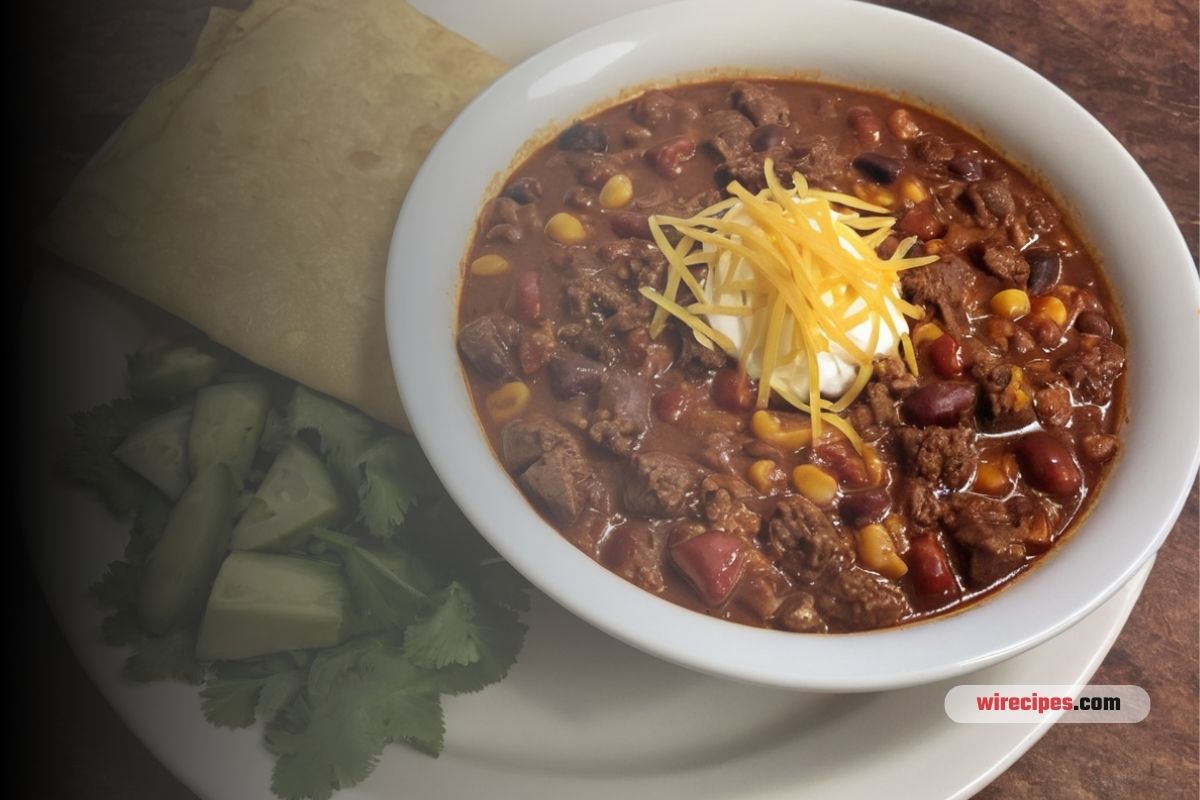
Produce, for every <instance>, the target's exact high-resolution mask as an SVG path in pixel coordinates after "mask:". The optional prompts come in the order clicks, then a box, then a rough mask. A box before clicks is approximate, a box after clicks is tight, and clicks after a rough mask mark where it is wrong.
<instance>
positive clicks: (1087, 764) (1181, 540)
mask: <svg viewBox="0 0 1200 800" xmlns="http://www.w3.org/2000/svg"><path fill="white" fill-rule="evenodd" d="M883 4H884V5H888V6H891V7H893V8H898V9H901V10H905V11H909V12H912V13H915V14H919V15H921V16H924V17H928V18H930V19H933V20H936V21H938V22H941V23H944V24H946V25H948V26H951V27H953V28H956V29H958V30H961V31H964V32H966V33H968V34H970V35H972V36H975V37H976V38H979V39H982V40H983V41H985V42H988V43H989V44H992V45H994V46H995V47H997V48H999V49H1001V50H1003V51H1005V52H1007V53H1009V54H1011V55H1012V56H1014V57H1016V58H1018V59H1020V60H1021V61H1023V62H1024V63H1026V64H1028V65H1029V66H1031V67H1032V68H1034V69H1035V70H1037V71H1038V72H1040V73H1041V74H1042V75H1044V76H1046V77H1047V78H1049V79H1050V80H1051V81H1053V82H1054V83H1055V84H1057V85H1058V86H1060V87H1061V88H1062V89H1063V90H1065V91H1066V92H1067V93H1068V94H1070V95H1071V96H1072V97H1074V98H1075V99H1076V100H1077V101H1079V102H1080V103H1081V104H1082V105H1083V106H1084V107H1086V108H1087V109H1088V110H1089V111H1090V112H1091V113H1093V114H1094V115H1095V116H1096V117H1097V118H1098V119H1099V120H1100V121H1101V122H1102V123H1104V124H1105V125H1106V126H1107V127H1108V129H1109V130H1111V131H1112V132H1113V134H1115V135H1116V137H1117V138H1118V139H1119V140H1120V141H1121V142H1122V143H1123V144H1124V145H1125V146H1126V147H1127V148H1128V149H1129V151H1130V152H1131V153H1132V154H1133V155H1134V157H1135V158H1136V159H1137V160H1138V162H1139V163H1140V164H1141V165H1142V167H1143V168H1144V169H1145V170H1146V172H1147V173H1148V174H1149V176H1150V178H1151V180H1152V181H1153V182H1154V184H1155V186H1157V187H1158V190H1159V191H1160V192H1161V193H1162V195H1163V197H1164V198H1165V200H1166V202H1167V205H1168V206H1169V207H1170V208H1171V210H1172V211H1173V213H1174V215H1175V219H1176V220H1177V222H1178V223H1179V226H1180V229H1181V230H1182V231H1183V234H1184V236H1185V238H1186V240H1187V242H1188V245H1189V247H1190V248H1191V250H1192V253H1193V254H1195V253H1196V250H1197V238H1198V235H1200V230H1198V209H1197V199H1198V198H1197V195H1198V188H1197V187H1198V170H1200V165H1198V163H1197V162H1198V157H1197V144H1198V140H1197V136H1198V131H1200V122H1198V111H1197V35H1198V31H1197V4H1196V2H1195V1H1194V0H1079V2H1068V1H1066V0H1044V1H1043V2H1038V0H958V1H957V2H956V1H955V0H885V2H884V3H883ZM208 5H210V3H208V2H204V1H203V0H105V1H104V2H97V1H96V0H46V2H43V3H40V4H27V7H26V9H25V12H24V13H25V15H26V16H25V18H24V19H23V20H22V24H21V25H19V26H18V28H17V29H16V30H17V34H18V35H17V36H16V37H14V38H15V39H16V42H15V49H16V51H17V53H18V58H19V63H20V65H21V69H20V70H19V71H18V72H17V73H16V77H17V80H18V82H20V83H21V84H22V85H23V86H24V87H25V89H26V90H27V93H26V96H25V102H24V103H23V104H22V108H21V113H22V114H23V115H24V116H25V118H26V124H24V125H22V126H20V134H19V139H20V138H24V141H20V142H19V144H18V148H19V151H18V152H19V158H18V161H19V163H18V170H17V171H18V172H19V173H21V177H22V178H23V179H24V187H23V194H22V200H21V202H20V203H19V204H18V212H17V220H18V223H19V225H20V227H21V228H23V229H24V230H25V232H27V231H28V230H29V227H30V226H32V225H34V224H36V223H37V221H39V220H40V219H41V218H42V217H43V216H44V215H45V213H46V212H47V211H48V210H49V208H50V207H51V205H52V204H53V202H54V201H55V200H56V199H57V198H58V197H59V196H60V195H61V194H62V192H63V190H64V189H65V187H66V185H67V183H68V182H69V181H70V179H71V177H72V175H74V173H75V172H76V171H77V170H78V169H79V167H80V166H81V165H82V163H83V162H84V160H86V158H87V157H88V156H89V155H90V154H91V153H92V152H93V151H94V150H95V149H96V148H97V147H98V146H99V145H100V144H101V143H102V142H103V141H104V140H105V139H106V138H107V137H108V136H109V135H110V134H111V133H112V131H114V130H115V129H116V127H117V126H118V125H119V124H120V122H121V120H122V119H123V118H124V117H125V116H126V115H128V114H129V113H130V112H131V111H132V110H133V109H134V108H135V107H136V106H137V104H138V103H139V102H140V100H141V99H142V97H143V96H144V95H145V94H146V92H147V91H148V90H149V89H150V88H151V87H152V86H153V85H154V84H156V83H157V82H159V81H160V80H162V79H163V78H165V77H167V76H168V75H170V74H171V73H173V72H174V71H176V70H177V69H178V68H179V67H180V66H182V65H183V63H184V62H185V61H186V59H187V56H188V53H189V52H190V49H191V45H192V42H193V41H194V39H195V36H196V35H197V33H198V32H199V30H200V27H201V25H202V24H203V22H204V19H205V17H206V14H207V7H208ZM228 5H231V6H237V5H239V3H237V2H230V3H228ZM947 67H948V68H950V69H953V68H954V65H947ZM22 135H23V137H22ZM44 258H45V257H44V256H43V255H41V254H40V253H39V252H38V251H37V250H36V248H34V247H33V246H32V245H31V244H30V243H29V240H28V238H27V237H24V236H23V237H21V238H20V239H19V244H18V261H19V263H18V264H17V267H16V269H15V270H13V271H12V272H11V273H10V274H11V275H13V277H14V283H15V284H16V286H17V288H18V289H20V288H21V287H22V285H23V284H24V283H25V282H26V281H27V280H28V276H29V274H30V273H31V271H32V270H33V269H34V268H35V267H36V266H37V264H38V263H39V262H40V261H41V260H43V259H44ZM16 296H17V297H19V292H18V293H17V294H16ZM1183 366H1184V367H1185V368H1191V369H1194V368H1196V365H1183ZM1170 446H1171V443H1170V442H1164V443H1163V447H1170ZM1198 517H1200V512H1198V509H1197V490H1196V487H1195V486H1193V489H1192V494H1191V497H1190V499H1189V501H1188V504H1187V507H1186V508H1185V509H1184V511H1183V515H1182V516H1181V518H1180V521H1179V523H1178V524H1177V525H1176V527H1175V530H1174V532H1173V533H1172V535H1171V537H1170V538H1169V539H1168V540H1167V543H1166V545H1165V546H1164V548H1163V550H1162V551H1161V552H1160V554H1159V556H1158V561H1157V563H1156V564H1155V567H1154V570H1153V572H1152V574H1151V575H1150V579H1149V581H1148V582H1147V584H1146V588H1145V591H1144V593H1143V594H1142V597H1141V599H1140V601H1139V602H1138V604H1137V607H1136V608H1135V609H1134V611H1133V615H1132V616H1131V617H1130V620H1129V623H1128V625H1127V626H1126V628H1125V630H1124V631H1123V633H1122V634H1121V636H1120V638H1119V639H1118V640H1117V643H1116V645H1115V646H1114V647H1113V649H1112V652H1111V653H1109V655H1108V657H1107V659H1106V660H1105V661H1104V664H1103V665H1102V666H1101V667H1100V670H1099V671H1098V672H1097V673H1096V676H1095V677H1094V678H1093V682H1094V683H1113V684H1137V685H1140V686H1142V687H1144V688H1145V689H1146V691H1147V692H1149V694H1150V697H1151V698H1152V702H1153V710H1152V711H1151V713H1150V716H1149V718H1148V719H1147V720H1146V721H1144V722H1142V723H1140V724H1138V725H1059V726H1055V727H1054V728H1053V729H1051V730H1050V732H1049V733H1048V734H1047V735H1046V736H1045V738H1043V739H1042V740H1041V741H1040V742H1039V743H1038V744H1037V745H1035V746H1034V747H1033V749H1032V750H1030V751H1029V752H1028V753H1027V754H1026V755H1025V756H1024V757H1023V758H1021V759H1020V760H1019V761H1018V762H1017V763H1016V764H1014V765H1013V766H1012V767H1011V768H1010V769H1009V770H1008V771H1007V772H1006V773H1005V774H1003V775H1002V776H1000V777H999V778H998V779H997V780H996V781H995V782H994V783H992V785H990V786H989V787H987V788H986V789H984V790H983V791H982V792H980V793H979V794H978V795H977V797H979V798H983V799H984V800H999V798H1097V799H1098V800H1099V799H1103V800H1110V799H1117V800H1122V799H1124V798H1130V799H1131V800H1132V799H1136V800H1141V799H1142V798H1155V800H1163V799H1165V798H1195V797H1197V796H1198V795H1200V783H1198V766H1197V765H1198V747H1197V739H1198V730H1200V728H1198V722H1197V714H1198V709H1200V699H1198V694H1197V687H1198V682H1200V675H1198V667H1197V664H1198V660H1200V623H1198V612H1197V605H1198V598H1200V584H1198V577H1197V554H1198V553H1200V543H1198V536H1197V521H1198ZM22 556H23V554H22ZM22 566H24V565H22ZM16 572H17V577H18V580H17V581H16V582H15V586H10V589H12V590H15V591H17V592H20V594H21V596H22V597H23V598H24V599H23V601H22V604H21V607H20V609H19V615H18V616H19V618H20V619H19V624H18V625H17V626H16V627H15V628H14V631H15V637H16V638H15V639H14V641H18V642H21V646H20V648H19V652H20V655H19V659H20V662H21V663H24V664H27V665H29V666H31V667H32V669H30V670H28V674H25V675H24V676H23V677H22V678H21V679H20V680H19V681H17V682H16V683H15V684H14V685H13V686H10V689H13V690H16V691H14V692H13V693H14V694H16V695H17V696H16V698H15V700H16V702H15V704H12V705H10V706H9V708H10V713H12V714H13V719H14V720H15V721H16V723H18V726H16V727H14V726H11V725H10V730H13V731H16V732H17V740H18V743H19V752H18V753H17V756H18V757H17V758H15V759H14V760H13V761H12V762H11V763H13V764H14V765H15V768H16V777H17V784H16V785H17V786H18V787H20V789H19V790H18V793H19V794H20V795H21V796H29V797H38V798H60V797H61V798H96V799H97V800H117V799H118V798H121V799H124V798H161V799H162V800H192V798H193V797H194V796H193V795H192V794H191V792H189V791H188V790H187V789H186V788H185V787H183V786H182V785H181V784H180V783H179V782H178V781H176V780H175V779H174V778H173V777H172V776H171V775H170V773H168V772H167V771H166V769H164V768H163V767H162V766H161V765H160V764H159V763H158V762H157V761H156V760H155V759H154V758H153V756H151V755H150V754H149V753H148V752H147V751H146V749H145V748H144V747H143V746H142V745H141V743H140V742H138V741H137V740H136V739H135V738H134V737H133V735H132V734H131V733H130V732H129V731H128V730H127V729H126V728H125V727H124V725H123V724H122V723H121V722H120V721H119V720H118V719H117V717H116V716H115V715H114V714H113V712H112V711H111V709H110V708H109V707H108V705H107V703H106V702H105V701H104V699H103V698H102V697H101V696H100V695H99V693H98V692H97V691H96V690H95V688H94V687H93V686H92V685H91V683H90V682H89V681H88V679H87V678H86V676H85V675H84V673H83V671H82V670H81V669H80V667H79V666H78V664H77V663H76V661H75V659H74V657H73V656H72V655H71V653H70V651H69V650H68V648H67V646H66V644H65V642H64V641H63V639H62V637H61V635H60V634H59V633H58V632H57V630H56V629H55V627H54V625H53V623H52V621H51V619H50V617H49V613H48V611H47V609H46V607H45V604H44V602H43V601H42V599H41V597H40V594H39V592H38V590H37V589H36V588H35V587H34V586H33V584H32V582H31V579H30V578H29V569H28V568H27V566H26V567H25V568H23V569H17V570H16ZM31 598H32V599H31ZM14 652H16V650H15V649H14V648H13V646H12V644H11V643H10V650H9V653H10V655H11V654H13V653H14ZM13 657H14V658H15V657H16V656H13ZM881 788H886V789H888V790H892V791H900V793H901V795H902V796H905V797H908V796H910V795H908V794H906V793H905V791H904V787H881Z"/></svg>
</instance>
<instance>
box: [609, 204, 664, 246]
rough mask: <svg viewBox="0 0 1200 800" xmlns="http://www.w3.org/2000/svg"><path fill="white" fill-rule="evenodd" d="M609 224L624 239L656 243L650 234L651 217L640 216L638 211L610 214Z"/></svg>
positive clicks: (646, 215)
mask: <svg viewBox="0 0 1200 800" xmlns="http://www.w3.org/2000/svg"><path fill="white" fill-rule="evenodd" d="M608 218H609V224H610V225H611V226H612V231H613V233H615V234H616V235H617V236H620V237H621V238H622V239H647V240H649V241H654V236H653V235H652V234H651V233H650V215H649V214H639V213H638V212H636V211H622V212H620V213H619V214H609V215H608Z"/></svg>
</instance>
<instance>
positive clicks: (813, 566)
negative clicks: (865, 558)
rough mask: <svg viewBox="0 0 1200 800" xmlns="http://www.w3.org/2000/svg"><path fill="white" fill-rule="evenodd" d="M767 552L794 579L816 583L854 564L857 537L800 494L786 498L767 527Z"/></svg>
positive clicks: (780, 503)
mask: <svg viewBox="0 0 1200 800" xmlns="http://www.w3.org/2000/svg"><path fill="white" fill-rule="evenodd" d="M767 554H768V555H769V556H771V558H772V559H773V560H774V561H775V564H776V566H778V567H779V568H780V569H781V570H783V571H784V572H785V573H787V574H788V575H791V576H792V577H793V578H795V579H797V580H799V581H802V582H804V583H813V582H815V581H817V580H818V579H820V578H821V576H822V575H824V574H825V573H827V572H835V571H839V570H843V569H845V568H846V567H848V566H849V565H851V564H853V563H854V540H853V539H852V538H851V537H850V535H849V534H847V533H845V532H843V531H840V530H838V529H836V528H834V526H833V523H832V522H830V521H829V517H828V515H827V514H826V513H825V512H824V511H822V510H821V509H820V508H818V507H817V506H815V505H813V504H812V503H811V502H810V501H809V500H807V499H806V498H804V497H801V496H800V495H792V496H789V497H785V498H784V499H783V500H781V501H780V502H779V506H778V507H777V508H776V510H775V515H774V516H773V517H772V518H771V521H770V522H769V523H768V526H767Z"/></svg>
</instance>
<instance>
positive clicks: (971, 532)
mask: <svg viewBox="0 0 1200 800" xmlns="http://www.w3.org/2000/svg"><path fill="white" fill-rule="evenodd" d="M950 525H951V532H952V535H953V537H954V539H955V541H957V542H958V543H959V544H961V545H963V546H964V547H966V548H967V549H968V552H969V553H970V557H969V573H970V578H971V580H972V582H974V583H975V584H976V585H979V586H986V585H989V584H992V583H994V582H996V581H997V580H999V579H1001V578H1003V577H1004V576H1005V575H1008V574H1009V573H1011V572H1012V571H1013V570H1015V569H1017V567H1019V566H1021V564H1023V563H1024V562H1025V559H1026V558H1027V557H1029V556H1031V555H1034V554H1037V553H1040V552H1043V551H1044V550H1045V549H1046V548H1047V547H1048V546H1049V545H1050V535H1049V526H1048V525H1047V524H1046V519H1045V515H1044V513H1043V512H1042V511H1041V510H1040V509H1038V508H1037V507H1036V506H1035V505H1034V503H1033V501H1032V500H1030V499H1029V498H1028V497H1025V496H1023V495H1017V496H1015V497H1012V498H1010V499H1009V500H1007V501H1001V500H993V499H990V498H985V497H980V496H979V495H968V494H964V495H959V496H957V497H956V498H955V503H954V514H953V515H952V518H951V520H950Z"/></svg>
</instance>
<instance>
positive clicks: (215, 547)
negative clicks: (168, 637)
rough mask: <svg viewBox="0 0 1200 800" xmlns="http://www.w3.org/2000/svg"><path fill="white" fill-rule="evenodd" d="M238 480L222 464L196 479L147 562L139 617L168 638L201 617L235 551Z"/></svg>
mask: <svg viewBox="0 0 1200 800" xmlns="http://www.w3.org/2000/svg"><path fill="white" fill-rule="evenodd" d="M232 498H233V480H232V478H231V477H230V473H229V467H227V466H225V464H222V463H217V464H213V465H212V466H210V467H208V468H207V469H205V470H204V471H203V472H201V473H199V474H198V475H197V476H196V479H195V480H194V481H192V482H191V484H190V485H189V486H188V487H187V490H186V491H184V493H183V496H182V497H180V498H179V502H178V503H176V504H175V508H174V509H172V510H171V514H170V516H169V517H167V524H166V526H165V527H164V528H163V533H162V538H160V539H159V540H158V543H157V544H156V545H155V546H154V549H153V550H151V551H150V555H149V556H148V557H147V558H146V571H145V574H144V576H143V578H142V588H141V593H140V594H139V595H138V618H139V619H140V620H141V623H142V625H143V626H144V627H145V628H146V630H148V631H150V632H151V633H153V634H156V635H160V636H161V635H162V634H164V633H167V632H169V631H171V630H172V629H174V628H176V627H178V626H179V625H182V624H184V623H187V622H191V621H193V620H195V619H196V618H197V617H199V616H200V612H201V611H202V610H203V609H204V601H205V599H206V598H207V597H208V592H209V588H210V587H211V586H212V582H213V577H214V576H215V575H216V574H217V570H218V569H219V568H220V567H221V560H222V559H223V558H224V557H225V554H226V553H228V552H229V531H230V528H231V527H232V524H233V520H232V512H231V505H232Z"/></svg>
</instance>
